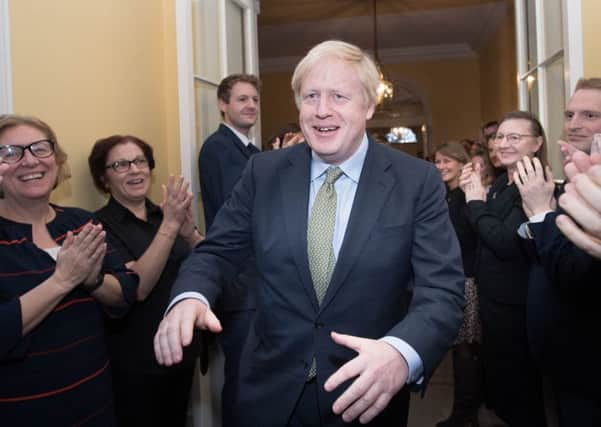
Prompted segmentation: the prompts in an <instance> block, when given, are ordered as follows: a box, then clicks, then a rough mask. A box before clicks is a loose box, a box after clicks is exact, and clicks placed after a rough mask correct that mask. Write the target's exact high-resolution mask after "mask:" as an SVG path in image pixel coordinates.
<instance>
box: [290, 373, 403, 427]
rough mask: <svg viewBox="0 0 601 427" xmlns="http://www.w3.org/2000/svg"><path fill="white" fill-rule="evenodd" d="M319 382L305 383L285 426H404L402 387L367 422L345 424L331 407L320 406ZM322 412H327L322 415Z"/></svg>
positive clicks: (356, 421)
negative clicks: (383, 408)
mask: <svg viewBox="0 0 601 427" xmlns="http://www.w3.org/2000/svg"><path fill="white" fill-rule="evenodd" d="M318 387H319V384H318V382H317V381H316V380H315V379H313V380H311V381H309V382H307V383H305V386H304V388H303V391H302V393H301V395H300V397H299V399H298V401H297V402H296V405H295V407H294V410H293V411H292V415H291V416H290V420H289V421H288V424H287V427H334V426H340V427H342V426H345V427H346V426H352V427H359V426H364V425H368V426H370V427H406V426H407V419H408V416H409V392H408V391H407V390H405V389H402V390H401V391H400V392H399V393H397V395H396V396H395V397H394V398H392V399H391V401H390V402H389V404H388V406H387V407H386V409H385V410H384V411H382V413H380V415H378V416H377V417H376V418H375V419H374V420H372V422H370V423H369V424H360V423H359V421H358V420H355V422H353V423H350V424H347V423H345V422H344V421H343V420H342V417H341V416H339V415H338V416H335V415H333V412H332V409H331V408H321V406H320V403H319V389H318ZM322 412H323V413H327V414H329V416H327V417H324V416H323V415H322ZM326 418H327V419H326Z"/></svg>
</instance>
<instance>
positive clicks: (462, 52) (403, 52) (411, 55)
mask: <svg viewBox="0 0 601 427" xmlns="http://www.w3.org/2000/svg"><path fill="white" fill-rule="evenodd" d="M370 53H371V52H370ZM378 56H379V58H380V62H381V63H383V64H399V63H402V62H419V61H437V60H445V59H467V58H476V57H477V54H476V52H475V51H474V50H473V49H472V48H471V47H470V46H469V45H468V44H467V43H456V44H443V45H429V46H410V47H401V48H392V49H379V50H378ZM301 59H302V56H277V57H272V58H261V60H260V63H259V67H260V70H261V73H271V72H278V71H292V70H294V67H296V64H298V62H299V61H300V60H301Z"/></svg>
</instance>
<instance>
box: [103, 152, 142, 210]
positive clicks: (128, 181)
mask: <svg viewBox="0 0 601 427" xmlns="http://www.w3.org/2000/svg"><path fill="white" fill-rule="evenodd" d="M140 157H142V158H145V157H144V153H143V152H142V149H141V148H140V147H138V146H137V145H136V144H135V143H133V142H125V143H123V144H118V145H115V146H114V147H113V148H112V149H111V151H109V153H108V156H107V157H106V165H107V166H108V165H111V164H113V163H114V162H116V161H118V160H134V159H136V158H140ZM104 182H105V183H106V185H107V186H108V191H109V192H110V193H111V195H112V196H113V197H114V198H115V199H117V200H118V201H119V202H120V203H121V204H122V205H125V206H127V205H129V204H132V203H138V202H140V201H143V200H144V199H145V198H146V196H147V195H148V192H149V190H150V168H149V167H148V163H146V165H145V166H142V167H139V166H136V165H135V163H132V164H131V165H130V168H129V170H128V171H127V172H116V171H115V170H114V169H113V168H108V169H106V171H105V174H104Z"/></svg>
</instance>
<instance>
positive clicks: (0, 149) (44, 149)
mask: <svg viewBox="0 0 601 427" xmlns="http://www.w3.org/2000/svg"><path fill="white" fill-rule="evenodd" d="M25 150H29V152H30V153H31V154H33V155H34V156H35V157H37V158H38V159H44V158H46V157H50V156H52V155H53V154H54V142H52V141H50V140H49V139H41V140H39V141H34V142H32V143H31V144H29V145H0V158H1V159H2V161H3V162H4V163H9V164H13V163H17V162H18V161H20V160H21V159H22V158H23V156H24V155H25Z"/></svg>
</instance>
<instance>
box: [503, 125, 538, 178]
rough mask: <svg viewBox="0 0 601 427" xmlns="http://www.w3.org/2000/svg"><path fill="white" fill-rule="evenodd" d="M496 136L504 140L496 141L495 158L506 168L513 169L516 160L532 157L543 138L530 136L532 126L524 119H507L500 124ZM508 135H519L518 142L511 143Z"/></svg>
mask: <svg viewBox="0 0 601 427" xmlns="http://www.w3.org/2000/svg"><path fill="white" fill-rule="evenodd" d="M497 135H498V136H504V138H502V139H499V138H497V140H496V148H497V156H498V157H499V160H500V162H501V164H502V165H503V166H504V167H506V168H509V169H511V168H514V167H515V166H516V163H517V161H518V160H522V159H523V158H524V156H528V157H534V154H535V153H536V152H537V151H538V150H539V148H540V147H541V145H542V144H543V138H542V137H540V136H532V135H533V131H532V125H531V123H530V122H529V121H528V120H526V119H508V120H505V121H504V122H502V123H501V125H500V126H499V130H498V131H497ZM508 135H521V136H520V137H519V141H517V142H515V143H512V142H511V141H510V139H511V138H510V137H509V138H508V137H507V136H508Z"/></svg>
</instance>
